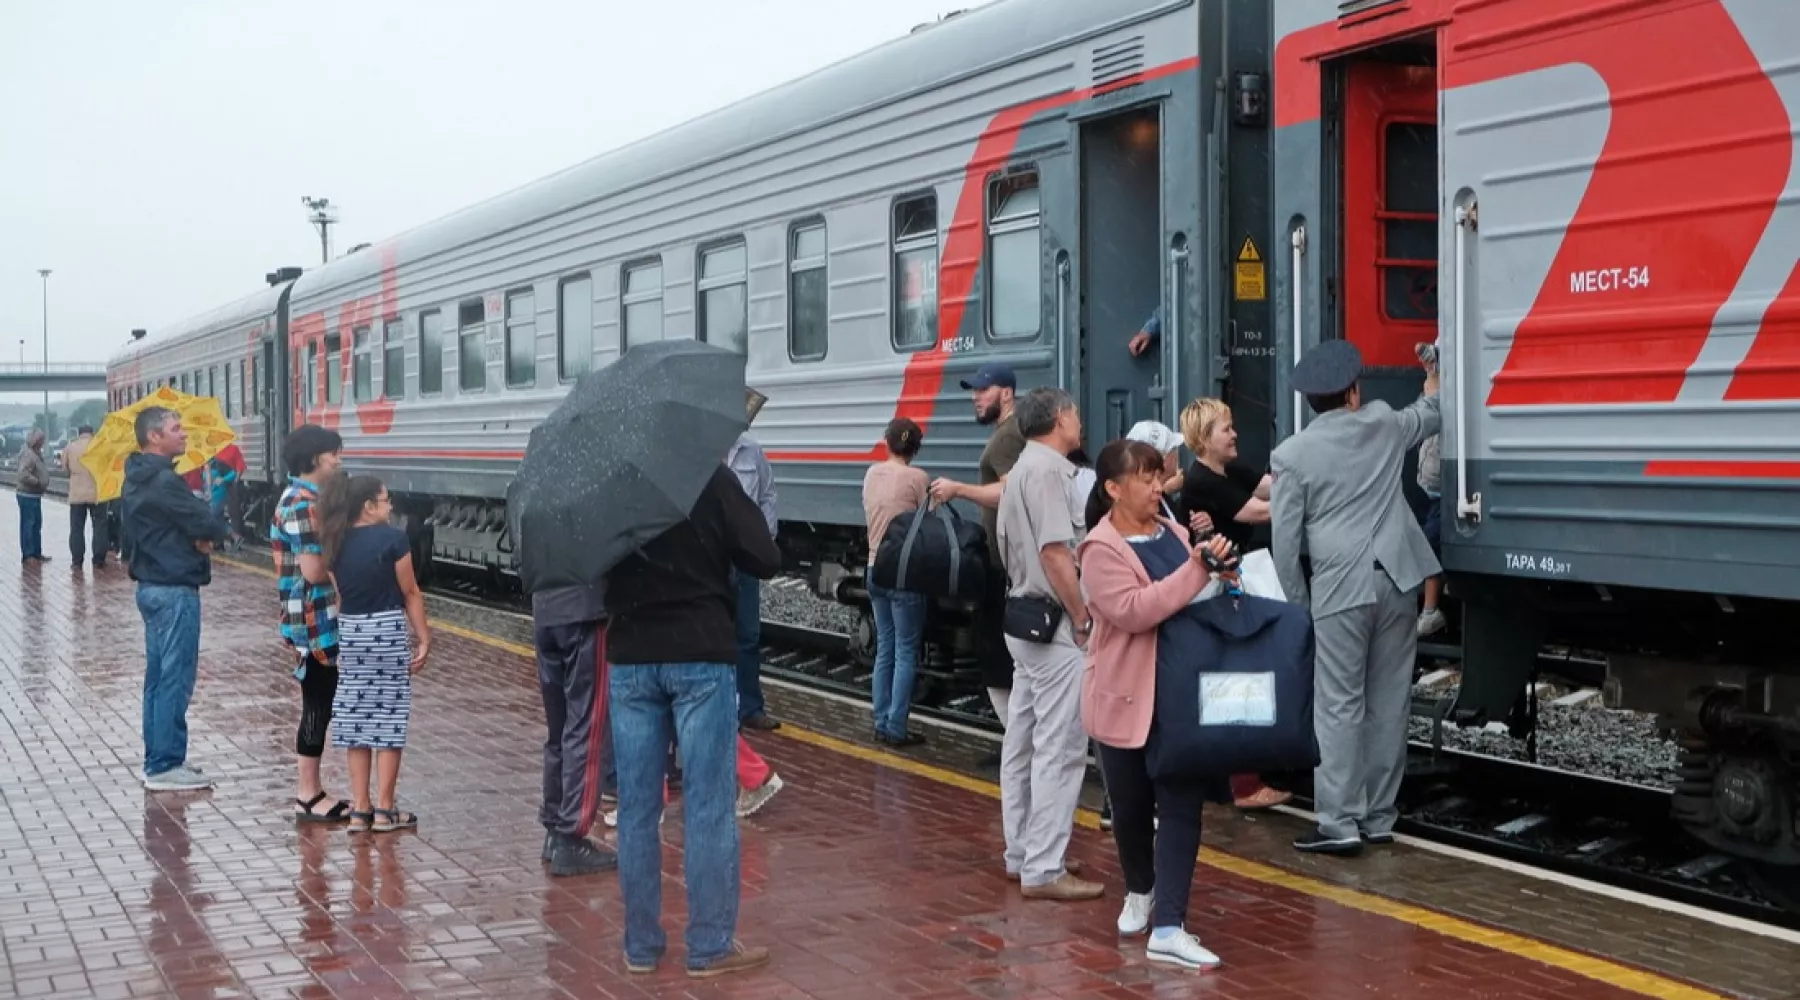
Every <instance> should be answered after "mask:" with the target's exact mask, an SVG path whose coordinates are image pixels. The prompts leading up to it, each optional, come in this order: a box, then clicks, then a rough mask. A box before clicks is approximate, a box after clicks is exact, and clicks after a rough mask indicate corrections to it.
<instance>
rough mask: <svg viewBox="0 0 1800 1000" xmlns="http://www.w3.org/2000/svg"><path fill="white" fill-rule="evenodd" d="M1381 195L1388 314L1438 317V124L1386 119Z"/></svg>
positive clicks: (1379, 255)
mask: <svg viewBox="0 0 1800 1000" xmlns="http://www.w3.org/2000/svg"><path fill="white" fill-rule="evenodd" d="M1381 162H1382V174H1383V177H1382V200H1381V208H1380V216H1379V217H1380V219H1381V229H1380V240H1381V245H1380V246H1379V247H1377V248H1376V252H1375V253H1376V259H1377V262H1378V266H1379V267H1380V269H1381V310H1382V315H1384V316H1386V317H1387V318H1388V319H1395V320H1403V321H1405V320H1410V321H1414V322H1421V323H1436V322H1437V315H1438V311H1437V256H1438V233H1437V218H1438V217H1437V182H1438V178H1437V126H1436V125H1435V124H1434V123H1432V122H1389V123H1388V124H1387V126H1386V127H1385V128H1384V129H1383V130H1382V136H1381Z"/></svg>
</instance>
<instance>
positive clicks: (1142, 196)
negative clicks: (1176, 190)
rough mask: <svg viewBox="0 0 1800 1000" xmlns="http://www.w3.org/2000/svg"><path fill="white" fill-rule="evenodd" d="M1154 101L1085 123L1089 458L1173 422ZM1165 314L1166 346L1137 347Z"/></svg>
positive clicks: (1082, 304) (1082, 281)
mask: <svg viewBox="0 0 1800 1000" xmlns="http://www.w3.org/2000/svg"><path fill="white" fill-rule="evenodd" d="M1161 107H1162V106H1161V105H1160V104H1152V105H1148V106H1140V107H1136V108H1132V109H1130V110H1126V111H1121V112H1116V113H1111V114H1107V115H1105V116H1103V117H1095V118H1090V119H1087V120H1085V121H1083V122H1081V123H1080V124H1079V125H1078V126H1077V128H1078V129H1079V149H1080V153H1079V155H1080V161H1079V167H1078V170H1079V176H1080V178H1081V182H1080V185H1081V186H1080V190H1081V201H1080V213H1081V218H1080V232H1081V239H1080V244H1079V255H1078V261H1077V264H1076V272H1077V275H1078V277H1077V284H1076V288H1077V300H1078V302H1079V310H1080V311H1079V317H1080V319H1079V327H1080V329H1081V331H1082V336H1081V360H1080V367H1079V373H1080V374H1079V380H1078V385H1079V386H1080V389H1079V394H1080V404H1081V408H1082V413H1083V417H1084V422H1085V424H1086V429H1087V435H1088V442H1089V445H1090V448H1091V451H1090V454H1095V453H1097V452H1098V448H1099V445H1101V444H1103V443H1105V442H1107V441H1112V440H1115V439H1117V438H1121V437H1124V436H1125V432H1126V431H1128V430H1130V429H1131V425H1132V424H1134V423H1136V422H1137V421H1139V420H1161V421H1163V422H1165V423H1169V422H1172V421H1173V419H1174V417H1175V414H1173V413H1171V412H1169V410H1168V399H1169V397H1168V395H1167V393H1166V390H1165V385H1166V381H1167V378H1168V376H1167V374H1166V365H1165V358H1166V357H1167V354H1168V352H1169V351H1171V350H1173V349H1176V348H1175V345H1174V337H1173V336H1170V335H1168V334H1171V333H1172V330H1171V328H1172V327H1175V326H1176V324H1178V322H1179V319H1178V318H1177V319H1176V321H1175V323H1171V321H1170V311H1169V306H1170V303H1169V302H1168V301H1167V300H1165V298H1164V289H1163V275H1162V256H1163V255H1162V243H1163V196H1162V191H1163V184H1162V180H1163V178H1162V158H1163V136H1162V132H1163V128H1162V114H1161ZM1159 312H1160V314H1161V324H1162V327H1163V330H1164V333H1165V336H1164V337H1162V338H1161V342H1160V343H1159V344H1158V345H1156V346H1153V347H1150V348H1148V349H1146V350H1144V351H1143V352H1142V353H1141V354H1137V355H1133V354H1132V353H1131V346H1130V345H1131V341H1132V338H1133V337H1134V336H1136V334H1137V333H1138V331H1139V330H1141V329H1143V327H1144V325H1145V323H1147V322H1148V321H1149V320H1150V318H1151V317H1152V316H1153V315H1157V314H1158V313H1159Z"/></svg>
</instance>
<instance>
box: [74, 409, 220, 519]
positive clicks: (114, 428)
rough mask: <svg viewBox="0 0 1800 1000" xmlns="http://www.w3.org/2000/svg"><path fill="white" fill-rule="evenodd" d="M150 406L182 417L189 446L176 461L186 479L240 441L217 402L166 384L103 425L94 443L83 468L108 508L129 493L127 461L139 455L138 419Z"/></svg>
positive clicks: (177, 468) (86, 454) (86, 455)
mask: <svg viewBox="0 0 1800 1000" xmlns="http://www.w3.org/2000/svg"><path fill="white" fill-rule="evenodd" d="M149 406H160V407H162V408H163V409H166V410H174V411H175V412H176V413H178V414H180V415H181V426H182V428H183V429H184V430H186V431H187V436H188V441H187V444H188V447H187V451H186V452H185V453H183V454H182V456H181V457H180V458H178V459H176V460H175V471H176V472H177V473H181V474H186V473H189V472H192V471H193V470H195V469H198V468H200V467H201V466H202V465H205V464H206V462H207V460H208V459H210V458H212V457H213V456H214V455H217V454H218V453H219V452H220V451H221V450H223V449H224V448H225V446H226V445H229V444H231V442H232V441H234V440H236V439H237V435H236V434H235V433H233V432H232V430H231V425H230V424H229V423H227V422H226V420H225V411H223V410H221V409H220V408H219V401H218V400H217V399H214V398H213V397H211V396H190V395H188V394H186V393H183V392H176V391H175V390H174V389H171V388H169V387H168V386H166V385H165V386H163V387H161V388H159V389H157V390H156V391H155V392H153V393H151V394H150V395H148V396H145V397H144V398H143V399H140V400H138V401H137V402H135V403H133V404H131V405H130V406H127V407H125V408H124V409H122V410H114V411H113V412H111V413H109V414H107V415H106V422H105V423H103V424H101V425H100V431H99V433H97V434H95V435H94V440H93V443H92V444H89V445H88V449H87V452H86V453H85V454H83V455H82V456H81V464H82V465H84V466H86V467H87V470H88V471H89V472H91V473H93V474H94V484H95V485H96V486H97V487H98V493H99V498H100V501H101V502H102V503H104V502H106V501H108V500H116V499H118V498H119V494H121V493H123V492H124V490H125V459H126V458H127V457H129V456H130V455H131V454H132V453H133V452H135V451H137V450H138V445H137V426H136V424H137V415H138V414H139V413H141V412H143V410H144V408H145V407H149Z"/></svg>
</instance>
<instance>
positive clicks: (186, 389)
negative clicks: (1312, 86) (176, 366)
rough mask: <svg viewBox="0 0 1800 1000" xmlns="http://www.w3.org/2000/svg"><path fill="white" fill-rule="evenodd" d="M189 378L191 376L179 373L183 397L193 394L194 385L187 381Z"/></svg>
mask: <svg viewBox="0 0 1800 1000" xmlns="http://www.w3.org/2000/svg"><path fill="white" fill-rule="evenodd" d="M190 378H192V376H190V375H189V374H188V373H187V372H182V373H181V391H182V393H183V394H184V395H192V394H193V392H194V383H193V382H191V381H189V379H190Z"/></svg>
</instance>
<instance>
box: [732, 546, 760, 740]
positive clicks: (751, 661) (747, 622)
mask: <svg viewBox="0 0 1800 1000" xmlns="http://www.w3.org/2000/svg"><path fill="white" fill-rule="evenodd" d="M735 575H736V577H737V641H738V659H737V717H738V721H739V722H742V721H743V720H745V719H748V718H750V717H751V716H754V715H761V714H763V711H764V706H763V691H762V581H761V580H758V579H757V578H756V577H753V576H751V575H750V574H748V573H737V574H735Z"/></svg>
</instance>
